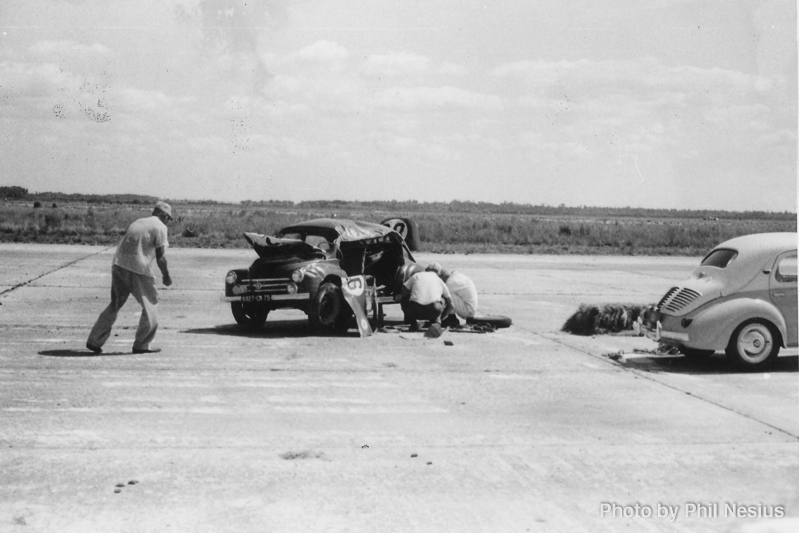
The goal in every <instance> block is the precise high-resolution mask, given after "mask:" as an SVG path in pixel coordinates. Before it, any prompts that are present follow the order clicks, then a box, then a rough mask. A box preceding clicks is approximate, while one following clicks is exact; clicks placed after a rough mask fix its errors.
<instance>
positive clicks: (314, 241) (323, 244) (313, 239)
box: [279, 231, 331, 250]
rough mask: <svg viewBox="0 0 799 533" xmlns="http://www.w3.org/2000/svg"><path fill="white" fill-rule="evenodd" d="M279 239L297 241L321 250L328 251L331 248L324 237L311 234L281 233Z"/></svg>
mask: <svg viewBox="0 0 799 533" xmlns="http://www.w3.org/2000/svg"><path fill="white" fill-rule="evenodd" d="M279 237H280V238H281V239H295V240H298V241H303V242H305V243H307V244H310V245H311V246H316V247H317V248H319V249H322V250H329V249H330V247H331V245H330V241H328V240H327V237H325V236H324V235H314V234H313V233H299V232H294V231H291V232H287V233H281V234H280V235H279Z"/></svg>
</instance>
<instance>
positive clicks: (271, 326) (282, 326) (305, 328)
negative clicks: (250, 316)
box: [180, 320, 358, 339]
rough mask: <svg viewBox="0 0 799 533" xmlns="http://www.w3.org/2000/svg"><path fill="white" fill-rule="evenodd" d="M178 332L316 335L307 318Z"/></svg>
mask: <svg viewBox="0 0 799 533" xmlns="http://www.w3.org/2000/svg"><path fill="white" fill-rule="evenodd" d="M180 333H194V334H200V335H223V336H228V337H248V338H253V339H280V338H287V337H292V338H295V337H316V336H318V335H316V334H315V333H314V332H313V331H312V330H311V328H310V326H309V325H308V321H307V320H273V321H271V322H270V321H267V323H266V324H265V325H264V326H263V327H261V328H257V329H249V328H247V327H245V326H240V325H238V324H220V325H218V326H213V327H210V328H195V329H184V330H181V331H180ZM336 337H358V331H357V330H355V329H350V330H349V331H348V332H347V333H346V334H342V335H336Z"/></svg>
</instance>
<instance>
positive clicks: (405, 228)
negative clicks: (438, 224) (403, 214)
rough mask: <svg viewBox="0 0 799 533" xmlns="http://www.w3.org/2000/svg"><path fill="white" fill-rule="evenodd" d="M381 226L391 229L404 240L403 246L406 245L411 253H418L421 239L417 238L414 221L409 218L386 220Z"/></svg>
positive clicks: (417, 231)
mask: <svg viewBox="0 0 799 533" xmlns="http://www.w3.org/2000/svg"><path fill="white" fill-rule="evenodd" d="M380 224H381V225H383V226H388V227H389V228H391V229H393V230H394V231H396V232H397V233H399V234H400V235H402V238H403V239H404V240H405V244H407V245H408V249H409V250H410V251H412V252H418V251H419V243H420V242H421V239H420V238H419V226H418V224H416V221H415V220H412V219H410V218H387V219H385V220H383V221H382V222H380Z"/></svg>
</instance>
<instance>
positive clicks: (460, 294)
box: [447, 270, 477, 319]
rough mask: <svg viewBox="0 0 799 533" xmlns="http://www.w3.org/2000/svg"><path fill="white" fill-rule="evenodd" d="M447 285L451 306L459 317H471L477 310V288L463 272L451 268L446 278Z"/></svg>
mask: <svg viewBox="0 0 799 533" xmlns="http://www.w3.org/2000/svg"><path fill="white" fill-rule="evenodd" d="M447 287H448V288H449V292H450V293H451V294H452V307H454V308H455V314H456V315H458V316H459V317H461V318H464V319H466V318H473V317H474V313H475V311H477V289H476V288H475V286H474V282H473V281H472V280H471V279H470V278H469V277H467V276H466V275H465V274H461V273H460V272H458V271H457V270H453V271H452V273H451V274H450V275H449V278H447Z"/></svg>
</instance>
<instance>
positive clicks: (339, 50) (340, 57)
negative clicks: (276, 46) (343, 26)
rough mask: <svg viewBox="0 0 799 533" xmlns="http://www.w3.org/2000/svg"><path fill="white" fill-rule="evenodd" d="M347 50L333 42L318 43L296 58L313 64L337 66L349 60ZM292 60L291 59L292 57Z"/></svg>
mask: <svg viewBox="0 0 799 533" xmlns="http://www.w3.org/2000/svg"><path fill="white" fill-rule="evenodd" d="M348 55H349V54H348V53H347V49H346V48H344V47H343V46H341V45H339V44H336V43H334V42H331V41H324V40H323V41H317V42H315V43H313V44H312V45H310V46H306V47H305V48H303V49H302V50H300V51H299V52H297V53H296V54H295V56H294V57H296V58H297V59H300V60H302V61H306V62H311V63H325V64H335V63H338V62H341V61H345V60H346V59H347V56H348ZM290 58H291V57H290Z"/></svg>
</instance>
